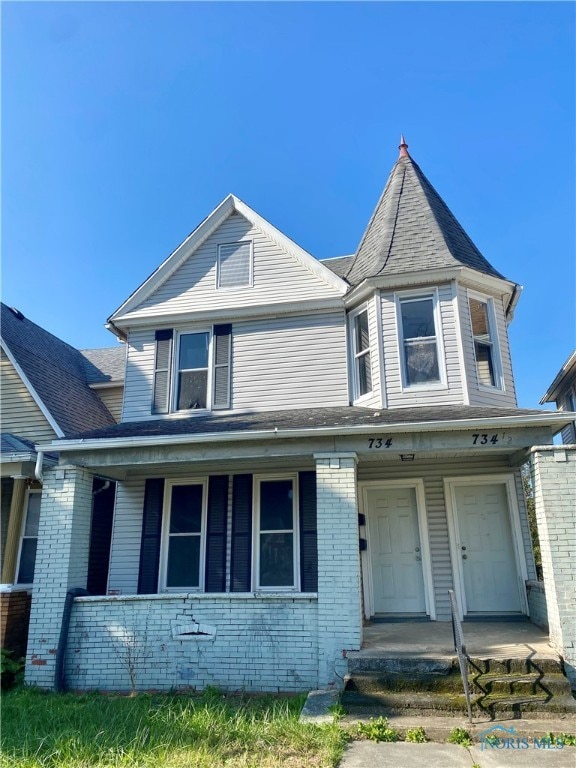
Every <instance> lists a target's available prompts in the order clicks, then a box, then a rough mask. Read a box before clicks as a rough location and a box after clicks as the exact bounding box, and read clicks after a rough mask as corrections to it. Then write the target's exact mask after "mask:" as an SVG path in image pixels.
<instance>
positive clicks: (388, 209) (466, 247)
mask: <svg viewBox="0 0 576 768" xmlns="http://www.w3.org/2000/svg"><path fill="white" fill-rule="evenodd" d="M458 265H460V266H466V267H470V268H471V269H475V270H477V271H479V272H482V273H484V274H488V275H492V276H494V277H499V278H501V277H502V275H501V274H500V273H499V272H497V271H496V270H495V269H494V267H492V265H491V264H490V263H489V262H488V261H487V260H486V259H485V258H484V257H483V256H482V254H481V253H480V251H479V250H478V248H476V246H475V245H474V243H473V242H472V240H471V239H470V238H469V237H468V235H467V234H466V232H465V231H464V230H463V228H462V227H461V225H460V224H459V223H458V221H457V220H456V218H455V216H454V214H453V213H452V212H451V211H450V209H449V208H448V206H447V205H446V203H445V202H444V201H443V200H442V198H441V197H440V195H439V194H438V193H437V192H436V190H435V189H434V187H433V186H432V185H431V184H430V182H429V181H428V179H427V178H426V176H424V174H423V173H422V171H421V169H420V168H419V167H418V165H417V164H416V163H415V162H414V161H413V160H412V159H411V158H410V157H402V158H400V159H399V160H398V161H397V162H396V165H395V166H394V168H393V169H392V173H391V174H390V177H389V179H388V183H387V184H386V188H385V190H384V193H383V194H382V196H381V198H380V200H379V201H378V204H377V206H376V210H375V211H374V214H373V215H372V218H371V219H370V222H369V224H368V227H367V229H366V232H365V233H364V236H363V237H362V240H361V242H360V245H359V247H358V251H357V253H356V256H355V258H354V261H353V262H352V265H351V267H350V269H349V270H348V272H347V274H346V275H345V277H346V279H347V280H348V282H350V283H351V284H352V285H357V284H358V283H360V282H362V280H365V279H366V278H369V277H376V276H379V275H387V274H391V275H392V274H399V273H404V272H417V271H419V270H424V269H433V268H441V267H453V266H458Z"/></svg>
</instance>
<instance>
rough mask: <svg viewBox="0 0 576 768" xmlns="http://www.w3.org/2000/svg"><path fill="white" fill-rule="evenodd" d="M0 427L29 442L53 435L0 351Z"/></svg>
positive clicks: (54, 435)
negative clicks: (0, 357)
mask: <svg viewBox="0 0 576 768" xmlns="http://www.w3.org/2000/svg"><path fill="white" fill-rule="evenodd" d="M1 362H2V397H1V398H0V418H1V421H2V431H3V432H10V433H11V434H13V435H18V436H19V437H25V438H27V439H28V440H31V441H32V442H45V441H46V442H47V441H48V440H53V439H54V438H55V437H56V433H55V432H54V430H53V429H52V427H51V426H50V424H49V423H48V419H47V418H46V416H44V414H43V413H42V411H41V410H40V408H39V407H38V405H37V404H36V401H35V400H34V398H33V397H32V395H31V394H30V392H29V391H28V389H27V388H26V386H25V384H24V382H23V381H22V379H21V378H20V376H19V375H18V373H17V372H16V369H15V368H14V366H13V365H12V363H11V362H10V360H9V359H8V358H7V357H6V356H5V354H4V352H3V351H2V359H1Z"/></svg>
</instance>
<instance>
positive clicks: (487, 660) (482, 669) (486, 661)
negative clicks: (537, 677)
mask: <svg viewBox="0 0 576 768" xmlns="http://www.w3.org/2000/svg"><path fill="white" fill-rule="evenodd" d="M468 669H469V671H470V674H478V673H479V674H488V673H493V674H503V675H507V674H512V673H514V672H518V673H520V674H531V673H532V672H535V673H540V674H545V673H549V672H550V673H552V674H564V669H563V666H562V661H561V660H560V659H559V658H558V657H555V656H550V657H547V656H534V655H532V656H525V657H517V658H491V657H483V658H479V657H471V658H470V659H469V660H468Z"/></svg>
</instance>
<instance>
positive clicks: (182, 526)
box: [163, 482, 206, 589]
mask: <svg viewBox="0 0 576 768" xmlns="http://www.w3.org/2000/svg"><path fill="white" fill-rule="evenodd" d="M205 501H206V489H205V484H204V482H197V483H186V484H185V485H176V484H170V483H167V488H166V498H165V502H164V504H165V506H164V509H165V514H164V546H163V553H164V579H163V581H164V587H165V588H166V589H203V586H204V585H203V578H202V576H203V561H204V551H203V550H204V528H205V522H204V521H205V518H206V515H205Z"/></svg>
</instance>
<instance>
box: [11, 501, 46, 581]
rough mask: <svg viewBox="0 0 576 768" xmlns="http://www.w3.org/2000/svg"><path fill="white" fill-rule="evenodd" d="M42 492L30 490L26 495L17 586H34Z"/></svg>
mask: <svg viewBox="0 0 576 768" xmlns="http://www.w3.org/2000/svg"><path fill="white" fill-rule="evenodd" d="M41 498H42V492H41V491H39V490H38V491H31V490H29V491H28V492H27V494H26V514H25V516H24V520H23V521H22V535H21V537H20V548H19V552H18V567H17V569H16V583H17V584H32V583H33V581H34V566H35V564H36V546H37V544H38V523H39V521H40V500H41Z"/></svg>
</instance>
